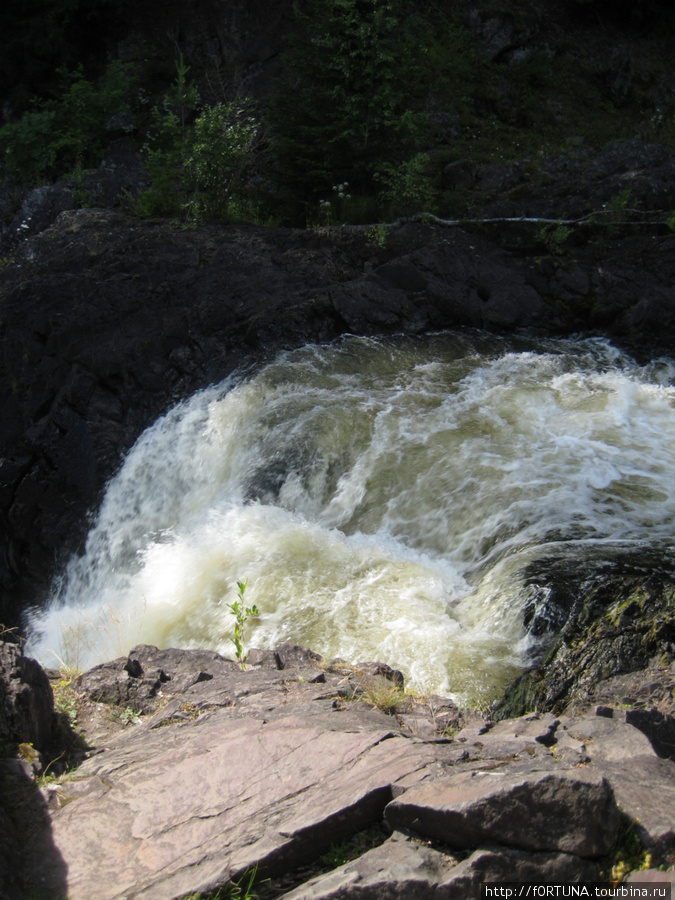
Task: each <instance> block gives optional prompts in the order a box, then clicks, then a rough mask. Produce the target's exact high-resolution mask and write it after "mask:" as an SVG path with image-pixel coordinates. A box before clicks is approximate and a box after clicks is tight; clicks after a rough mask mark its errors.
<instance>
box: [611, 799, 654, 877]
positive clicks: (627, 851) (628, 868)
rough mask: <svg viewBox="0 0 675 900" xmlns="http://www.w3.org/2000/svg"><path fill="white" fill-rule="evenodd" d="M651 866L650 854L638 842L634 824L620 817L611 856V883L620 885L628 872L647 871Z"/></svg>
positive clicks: (624, 817)
mask: <svg viewBox="0 0 675 900" xmlns="http://www.w3.org/2000/svg"><path fill="white" fill-rule="evenodd" d="M651 865H652V857H651V853H649V852H648V850H647V848H646V847H645V846H644V845H643V843H642V841H641V840H640V837H639V835H638V833H637V831H636V828H635V823H634V822H633V821H632V820H631V819H629V818H628V817H627V816H625V815H622V816H621V820H620V822H619V832H618V835H617V838H616V843H615V845H614V848H613V850H612V854H611V866H612V871H611V878H610V880H611V882H612V883H613V884H620V883H621V882H622V881H623V879H624V878H625V877H626V875H628V873H629V872H634V871H641V870H643V869H649V868H651Z"/></svg>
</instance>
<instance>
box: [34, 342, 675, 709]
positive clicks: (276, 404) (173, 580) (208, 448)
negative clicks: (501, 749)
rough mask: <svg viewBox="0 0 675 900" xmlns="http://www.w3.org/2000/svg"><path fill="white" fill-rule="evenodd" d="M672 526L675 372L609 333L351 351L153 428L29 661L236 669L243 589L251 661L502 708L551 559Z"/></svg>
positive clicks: (276, 375) (229, 385)
mask: <svg viewBox="0 0 675 900" xmlns="http://www.w3.org/2000/svg"><path fill="white" fill-rule="evenodd" d="M674 518H675V364H673V362H672V361H671V360H667V359H661V360H656V361H654V362H652V363H650V364H649V365H647V366H641V365H638V364H637V363H636V362H634V361H633V360H632V359H631V358H630V357H628V356H626V355H624V354H622V353H621V352H620V351H618V350H617V349H616V348H614V347H613V346H612V345H611V344H609V343H608V342H606V341H603V340H596V339H587V340H560V341H556V340H530V339H527V338H517V339H499V338H495V337H492V336H488V335H484V334H481V333H480V332H472V333H462V334H458V333H441V334H435V335H429V336H426V337H400V338H387V339H377V340H375V339H367V338H355V337H348V338H344V339H342V340H340V341H338V342H337V343H334V344H332V345H328V346H308V347H305V348H302V349H301V350H297V351H293V352H287V353H283V354H281V355H280V356H279V357H278V358H277V359H276V360H275V361H274V362H273V363H271V364H270V365H268V366H266V367H265V368H263V369H262V370H260V371H259V372H258V373H257V374H255V375H254V376H251V377H238V376H233V377H231V378H229V379H227V380H226V381H225V382H223V383H222V384H220V385H217V386H212V387H209V388H208V389H206V390H204V391H202V392H200V393H198V394H196V395H194V396H193V397H191V398H189V399H187V400H186V401H184V402H183V403H181V404H179V405H178V406H177V407H176V408H175V409H173V410H171V411H170V412H169V413H168V414H167V415H166V416H164V417H163V418H161V419H160V420H158V421H157V422H156V423H155V424H154V425H153V426H152V427H151V428H149V429H148V430H147V431H146V432H145V433H144V434H143V435H142V436H141V437H140V438H139V440H138V441H137V443H136V445H135V446H134V447H133V448H132V450H131V451H130V453H129V454H128V456H127V458H126V460H125V462H124V465H123V466H122V468H121V470H120V471H119V473H118V474H117V476H116V477H115V478H114V479H113V480H112V481H111V482H110V484H109V486H108V488H107V491H106V494H105V498H104V500H103V503H102V506H101V509H100V511H99V513H98V516H97V519H96V522H95V525H94V526H93V528H92V530H91V532H90V534H89V536H88V539H87V542H86V549H85V552H84V554H83V555H82V556H81V557H77V558H74V559H72V560H71V561H70V563H69V564H68V566H67V567H66V569H65V571H64V572H62V573H61V574H60V575H59V577H58V578H57V579H56V580H55V582H54V584H53V586H52V598H51V600H50V602H49V603H48V604H47V606H46V608H45V609H43V610H41V611H37V610H36V611H34V612H33V613H32V614H31V616H30V620H29V633H30V644H29V649H30V652H32V653H33V655H35V656H37V657H38V658H39V659H41V660H42V661H43V662H44V663H45V664H46V665H54V664H58V663H59V662H66V663H68V664H70V665H77V666H78V667H80V668H86V667H89V666H91V665H93V664H95V663H97V662H101V661H103V660H106V659H110V658H113V657H116V656H120V655H124V654H126V653H127V652H128V650H129V649H130V648H131V647H132V646H133V645H134V644H136V643H150V644H156V645H158V646H160V647H167V646H180V647H210V648H212V649H215V650H218V651H219V652H221V653H223V654H225V655H228V656H232V655H233V650H234V648H233V646H232V643H231V635H232V626H233V619H232V616H231V614H230V611H229V609H228V604H230V603H231V602H232V601H233V600H234V599H235V598H236V582H237V581H238V580H243V579H246V580H247V589H246V601H247V603H248V604H249V605H250V604H253V603H255V604H256V605H257V606H258V608H259V610H260V615H259V617H257V618H255V619H254V620H251V621H250V622H249V623H247V632H246V642H247V644H248V645H249V646H256V647H262V648H265V647H268V648H272V647H275V646H277V645H278V644H279V643H281V642H282V641H285V640H291V641H294V642H297V643H300V644H303V645H305V646H311V647H312V648H313V649H315V650H317V651H318V652H320V653H321V654H323V655H324V656H326V657H329V658H332V657H335V656H339V657H342V658H343V659H347V660H351V661H357V660H366V659H379V660H382V661H385V662H387V663H389V664H390V665H393V666H395V667H397V668H400V669H402V670H403V671H404V673H405V675H406V677H407V679H408V682H409V683H410V684H411V685H412V686H413V687H414V688H416V689H418V690H420V691H425V692H429V691H435V692H439V693H443V694H451V695H454V696H457V697H459V698H462V699H467V698H471V699H472V700H482V699H487V700H489V699H493V698H494V697H496V696H497V695H498V694H499V693H500V692H501V691H502V690H503V689H504V687H505V686H506V684H507V683H508V682H509V681H510V680H511V679H512V678H513V677H514V676H515V675H516V674H517V673H518V672H519V671H520V670H521V669H522V667H523V666H524V665H526V664H527V662H528V660H530V659H531V654H532V652H533V651H534V650H536V647H537V645H538V642H539V641H541V640H542V639H543V638H542V635H541V629H539V630H538V631H537V629H535V630H534V632H533V631H532V629H531V628H530V629H529V630H528V626H527V625H526V624H525V622H526V621H528V622H530V621H531V620H532V615H531V610H532V609H535V610H536V609H542V610H544V609H545V607H546V602H547V598H548V597H549V595H550V590H551V583H550V578H549V577H548V575H547V571H548V570H547V561H554V562H555V563H556V565H557V566H558V570H559V567H560V562H561V560H562V561H563V563H564V564H567V561H569V565H570V566H573V567H576V568H578V567H579V566H583V564H584V560H589V561H594V564H595V563H596V562H597V561H598V560H602V559H611V558H612V555H613V554H616V553H617V552H619V551H623V550H624V549H626V548H656V549H657V550H658V551H659V552H661V551H663V552H664V553H666V552H670V550H671V549H672V544H673V520H674ZM589 564H590V563H589ZM535 569H536V571H537V572H538V573H539V575H538V576H537V577H536V578H533V576H532V571H534V570H535ZM528 609H529V610H530V615H525V613H526V611H527V610H528ZM559 624H560V623H558V625H559ZM544 630H545V629H544Z"/></svg>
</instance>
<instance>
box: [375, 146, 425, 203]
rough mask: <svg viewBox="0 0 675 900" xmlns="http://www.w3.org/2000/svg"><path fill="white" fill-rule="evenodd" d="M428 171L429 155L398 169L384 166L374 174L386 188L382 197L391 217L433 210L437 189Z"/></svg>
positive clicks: (419, 154) (418, 157) (416, 158)
mask: <svg viewBox="0 0 675 900" xmlns="http://www.w3.org/2000/svg"><path fill="white" fill-rule="evenodd" d="M428 168H429V154H428V153H418V154H417V155H416V156H413V157H412V159H409V160H406V161H405V162H402V163H400V165H398V166H394V165H391V164H390V163H385V164H383V166H382V168H381V169H380V170H379V171H378V172H377V173H376V174H375V180H376V181H378V182H379V183H380V184H382V186H383V190H382V193H381V196H382V198H383V199H384V200H386V201H387V203H388V205H389V207H390V210H391V214H392V215H397V214H403V215H411V214H412V213H415V212H420V211H422V210H425V209H427V208H428V207H429V206H430V204H431V201H432V199H433V196H434V189H433V185H432V183H431V179H430V178H429V176H428V174H427V173H428Z"/></svg>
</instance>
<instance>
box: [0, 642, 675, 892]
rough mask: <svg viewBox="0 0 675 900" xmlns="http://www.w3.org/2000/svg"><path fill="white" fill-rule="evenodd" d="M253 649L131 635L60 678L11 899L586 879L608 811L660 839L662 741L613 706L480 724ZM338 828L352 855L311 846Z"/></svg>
mask: <svg viewBox="0 0 675 900" xmlns="http://www.w3.org/2000/svg"><path fill="white" fill-rule="evenodd" d="M251 657H252V658H253V659H254V660H255V665H253V666H249V667H248V668H247V670H246V671H243V672H242V670H241V668H240V667H239V665H238V664H237V663H235V662H234V661H232V660H227V659H224V658H222V657H220V656H219V655H218V654H216V653H212V652H207V651H199V650H197V651H181V650H158V649H157V648H156V647H150V646H139V647H136V648H134V649H133V650H132V652H131V653H130V654H129V656H128V657H127V658H124V657H123V658H120V659H118V660H114V661H112V662H110V663H107V664H105V665H102V666H98V667H96V668H95V669H92V670H90V671H89V672H86V673H84V674H83V675H82V676H81V678H79V679H78V680H77V681H76V682H73V690H74V691H75V692H76V693H77V710H78V716H79V722H80V724H81V727H82V729H83V736H84V740H85V751H84V759H83V761H82V762H81V764H80V765H79V767H78V769H77V771H76V773H75V774H74V776H71V777H66V778H63V779H60V780H57V781H56V782H54V783H52V784H50V785H48V786H47V787H45V788H43V789H42V790H41V791H40V792H37V791H36V790H35V789H33V790H34V797H33V801H34V803H38V801H39V804H41V806H40V808H39V809H38V810H37V812H39V813H40V814H41V816H42V819H39V818H37V819H36V821H37V822H38V823H39V827H36V828H35V830H34V833H33V839H32V840H31V841H30V842H28V843H27V844H26V849H25V852H24V855H23V858H22V860H21V862H20V863H18V864H17V865H16V866H15V878H14V885H15V886H16V891H15V893H14V894H10V896H11V897H12V900H13V897H14V896H16V897H20V896H22V894H21V891H22V890H23V891H24V895H29V896H40V891H42V895H44V896H57V895H59V894H58V892H59V891H60V892H62V894H64V895H65V893H67V894H68V896H69V897H72V898H73V900H79V898H83V900H84V898H86V900H89V898H91V897H92V896H96V897H97V898H100V900H116V898H117V900H121V898H122V897H126V896H138V897H145V898H155V900H169V898H179V897H182V896H185V895H187V894H188V893H192V892H195V891H212V890H216V889H217V888H218V887H221V886H223V885H225V884H227V883H228V882H229V881H231V880H233V879H234V880H241V878H242V877H246V873H251V872H252V871H253V870H254V869H255V870H256V872H257V878H258V881H259V887H258V888H257V889H259V890H260V891H261V892H262V893H261V896H262V897H278V896H280V895H283V896H285V897H288V898H289V900H290V898H292V900H329V898H334V900H337V898H343V900H344V898H362V897H364V896H365V897H384V898H389V897H391V898H394V897H412V896H414V897H415V898H417V897H421V898H430V900H431V898H438V897H442V896H452V897H467V898H468V897H474V896H476V892H477V890H478V887H479V885H480V884H481V883H482V882H484V881H485V880H496V881H517V880H521V881H522V880H526V881H527V880H529V881H532V880H534V881H539V882H561V881H565V882H570V881H572V882H575V881H580V880H586V881H590V880H599V879H600V878H601V873H602V872H604V873H605V875H606V873H607V871H608V866H609V865H610V858H611V854H612V853H613V848H614V845H615V842H616V839H617V834H618V829H619V821H620V816H624V817H626V821H629V822H632V823H633V826H632V827H633V828H634V829H637V834H638V836H639V839H640V841H641V842H642V844H643V845H644V846H645V847H648V848H649V849H650V850H651V852H652V854H653V860H654V862H655V863H656V864H658V863H659V862H661V861H666V860H668V858H669V855H670V854H671V853H672V852H673V851H674V850H675V831H674V829H673V820H672V809H673V805H674V804H675V762H672V761H670V760H664V759H659V757H658V756H657V755H656V754H655V752H654V750H653V748H652V746H651V744H650V741H649V740H648V738H647V737H646V736H645V735H644V734H642V733H641V732H640V731H638V730H637V729H636V728H634V727H633V726H632V725H631V724H629V722H627V721H626V717H625V716H624V715H623V714H622V713H621V711H619V710H609V712H610V713H611V715H609V714H608V708H606V707H605V708H601V710H599V712H601V714H600V715H594V714H592V713H588V712H581V711H579V712H576V713H574V712H572V713H569V714H567V713H566V714H563V715H560V716H554V715H552V714H541V715H540V714H531V715H528V716H523V717H519V718H516V719H509V720H505V721H502V722H499V723H497V724H495V723H492V722H489V721H485V720H484V719H483V718H481V717H480V716H479V715H478V714H477V713H475V712H471V711H460V710H458V709H457V707H455V706H454V704H452V703H451V701H449V700H446V701H443V702H441V700H440V698H430V699H429V700H421V699H419V698H417V699H414V698H411V697H407V696H406V695H404V694H403V693H402V694H401V701H400V704H399V706H398V707H397V708H396V710H395V711H394V713H393V714H390V715H387V714H385V713H383V712H382V711H380V710H378V709H376V708H374V707H373V705H372V703H371V702H369V701H368V697H369V696H370V694H369V692H368V688H369V686H371V685H372V683H373V680H375V681H376V680H378V679H381V680H384V681H388V682H390V683H393V684H398V682H399V680H400V679H399V678H398V677H397V676H398V673H396V672H394V671H391V670H389V669H388V668H387V667H386V666H381V665H378V664H375V663H365V664H363V666H358V665H357V666H351V665H347V664H345V663H343V662H336V663H333V664H331V663H328V662H327V661H325V660H323V659H322V658H321V657H320V656H319V655H318V654H316V653H312V652H311V651H308V650H305V649H303V648H300V647H294V646H291V645H283V646H282V647H280V648H279V649H278V650H276V651H255V652H253V653H252V654H251ZM130 703H133V704H138V706H139V707H140V708H137V709H134V710H133V711H134V713H135V714H134V716H133V717H131V716H127V715H124V714H123V711H126V710H128V709H130V708H131V707H130V706H129V704H130ZM443 704H445V705H443ZM441 708H443V709H444V714H443V715H442V716H439V709H441ZM134 723H135V724H134ZM424 723H426V725H425V724H424ZM9 762H12V761H9ZM3 765H4V763H3ZM5 770H6V771H7V773H9V768H8V767H7V765H5V769H3V771H5ZM12 777H14V776H12ZM17 777H18V776H17ZM22 777H23V778H25V773H24V774H23V776H22ZM355 836H358V839H357V837H355ZM352 838H354V839H353V840H350V839H352ZM345 841H350V846H351V847H352V848H355V849H353V852H351V854H350V855H351V856H352V857H353V858H352V859H351V860H350V861H348V862H346V863H344V864H342V865H338V866H337V868H331V867H330V864H327V863H326V861H325V860H324V861H323V862H322V861H321V857H322V854H325V853H326V851H327V850H329V848H331V847H336V846H339V845H342V842H345ZM1 850H3V845H2V843H0V851H1ZM16 852H17V848H16V846H14V845H12V846H10V845H9V844H8V845H7V847H6V853H5V856H4V860H5V861H7V860H8V859H9V858H10V856H11V858H12V859H14V862H15V863H17V860H16ZM7 854H9V855H7ZM12 854H13V855H12ZM335 856H336V854H335V853H334V854H331V858H334V857H335ZM2 862H3V858H0V868H1V866H2ZM256 867H257V868H256ZM265 879H269V880H268V881H266V880H265ZM38 882H39V883H38ZM50 892H51V893H50Z"/></svg>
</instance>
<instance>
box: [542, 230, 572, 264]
mask: <svg viewBox="0 0 675 900" xmlns="http://www.w3.org/2000/svg"><path fill="white" fill-rule="evenodd" d="M572 232H573V229H572V228H570V227H569V226H568V225H563V223H562V222H558V224H557V225H554V224H553V223H547V224H545V225H542V226H541V228H540V229H539V230H538V231H537V239H538V240H540V241H541V242H542V244H544V245H545V247H546V249H547V250H548V251H549V253H552V254H553V255H554V256H558V255H559V254H560V251H561V249H562V245H563V244H564V243H565V241H566V240H567V238H568V237H569V236H570V235H571V234H572Z"/></svg>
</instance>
